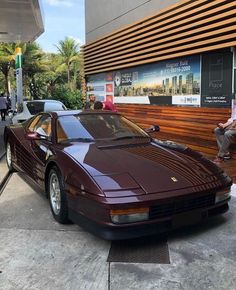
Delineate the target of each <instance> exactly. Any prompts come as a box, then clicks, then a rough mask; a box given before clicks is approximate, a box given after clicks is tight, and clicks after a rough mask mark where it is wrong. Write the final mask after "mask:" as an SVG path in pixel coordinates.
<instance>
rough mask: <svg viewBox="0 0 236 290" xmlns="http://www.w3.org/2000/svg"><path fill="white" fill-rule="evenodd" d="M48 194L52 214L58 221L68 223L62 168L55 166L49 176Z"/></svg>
mask: <svg viewBox="0 0 236 290" xmlns="http://www.w3.org/2000/svg"><path fill="white" fill-rule="evenodd" d="M47 188H48V196H49V202H50V207H51V211H52V214H53V216H54V218H55V220H56V221H58V222H59V223H61V224H66V223H68V222H69V220H68V206H67V199H66V194H65V191H64V184H63V179H62V176H61V173H60V170H59V169H58V168H57V167H53V168H52V169H51V170H50V172H49V176H48V186H47Z"/></svg>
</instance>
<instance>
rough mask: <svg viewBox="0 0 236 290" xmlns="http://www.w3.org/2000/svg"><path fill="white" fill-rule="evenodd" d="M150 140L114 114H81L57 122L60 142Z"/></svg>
mask: <svg viewBox="0 0 236 290" xmlns="http://www.w3.org/2000/svg"><path fill="white" fill-rule="evenodd" d="M136 137H139V138H142V137H145V138H147V137H148V138H149V136H148V134H146V133H145V132H144V131H143V130H142V129H140V128H139V127H138V126H137V125H135V124H134V123H132V122H131V121H129V120H127V119H126V118H124V117H122V116H119V115H115V114H114V115H113V114H79V115H72V116H62V117H60V118H59V119H58V121H57V140H58V142H63V141H70V140H79V141H85V142H86V141H95V140H101V139H102V140H104V139H112V140H116V139H123V138H124V139H125V138H136Z"/></svg>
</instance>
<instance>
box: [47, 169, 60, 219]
mask: <svg viewBox="0 0 236 290" xmlns="http://www.w3.org/2000/svg"><path fill="white" fill-rule="evenodd" d="M49 195H50V200H51V206H52V210H53V212H54V214H55V215H59V213H60V210H61V189H60V183H59V178H58V176H57V174H56V173H55V172H53V173H52V174H51V175H50V181H49Z"/></svg>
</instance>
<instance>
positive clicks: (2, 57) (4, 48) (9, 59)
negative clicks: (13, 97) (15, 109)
mask: <svg viewBox="0 0 236 290" xmlns="http://www.w3.org/2000/svg"><path fill="white" fill-rule="evenodd" d="M16 47H17V44H16V43H0V71H1V72H2V74H3V75H4V80H5V86H4V87H5V92H6V93H7V94H8V95H9V90H10V80H9V74H10V70H11V68H12V67H13V66H14V54H15V49H16Z"/></svg>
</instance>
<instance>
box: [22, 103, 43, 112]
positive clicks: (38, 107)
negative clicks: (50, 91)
mask: <svg viewBox="0 0 236 290" xmlns="http://www.w3.org/2000/svg"><path fill="white" fill-rule="evenodd" d="M26 106H27V108H28V110H29V112H30V114H31V115H36V114H38V113H40V112H44V102H35V101H34V102H27V103H26Z"/></svg>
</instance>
